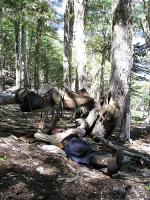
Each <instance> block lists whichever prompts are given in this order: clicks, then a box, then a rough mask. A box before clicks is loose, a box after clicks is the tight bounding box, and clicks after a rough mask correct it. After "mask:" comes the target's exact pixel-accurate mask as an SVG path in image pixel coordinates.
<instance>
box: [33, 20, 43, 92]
mask: <svg viewBox="0 0 150 200" xmlns="http://www.w3.org/2000/svg"><path fill="white" fill-rule="evenodd" d="M42 21H43V20H42V19H41V18H38V19H37V27H36V38H35V65H34V89H35V90H38V89H39V81H40V80H39V69H40V45H41V27H42Z"/></svg>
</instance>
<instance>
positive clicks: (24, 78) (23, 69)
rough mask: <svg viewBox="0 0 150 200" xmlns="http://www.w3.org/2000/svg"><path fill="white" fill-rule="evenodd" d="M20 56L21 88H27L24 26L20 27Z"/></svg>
mask: <svg viewBox="0 0 150 200" xmlns="http://www.w3.org/2000/svg"><path fill="white" fill-rule="evenodd" d="M21 36H22V37H21V54H22V78H21V79H22V87H28V86H29V84H28V71H27V53H26V30H25V25H24V24H23V25H22V27H21Z"/></svg>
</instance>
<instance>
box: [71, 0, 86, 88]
mask: <svg viewBox="0 0 150 200" xmlns="http://www.w3.org/2000/svg"><path fill="white" fill-rule="evenodd" d="M86 2H87V1H86V0H75V1H74V15H75V18H74V41H73V46H74V51H75V52H74V60H75V66H76V68H77V77H78V85H79V88H77V90H80V89H82V88H87V83H86V69H85V67H86V51H85V34H84V17H85V10H86V5H87V4H86Z"/></svg>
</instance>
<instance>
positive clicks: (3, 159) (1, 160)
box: [0, 155, 8, 163]
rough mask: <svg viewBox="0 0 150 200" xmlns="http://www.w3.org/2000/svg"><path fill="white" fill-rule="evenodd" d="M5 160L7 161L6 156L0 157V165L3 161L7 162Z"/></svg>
mask: <svg viewBox="0 0 150 200" xmlns="http://www.w3.org/2000/svg"><path fill="white" fill-rule="evenodd" d="M7 159H8V157H7V156H5V155H0V163H1V162H3V161H5V160H7Z"/></svg>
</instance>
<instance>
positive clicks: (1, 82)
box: [0, 7, 4, 92]
mask: <svg viewBox="0 0 150 200" xmlns="http://www.w3.org/2000/svg"><path fill="white" fill-rule="evenodd" d="M2 17H3V8H2V7H0V92H1V91H3V90H4V76H3V62H4V58H3V53H2V51H3V50H2V49H3V47H2V44H3V29H2Z"/></svg>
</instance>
